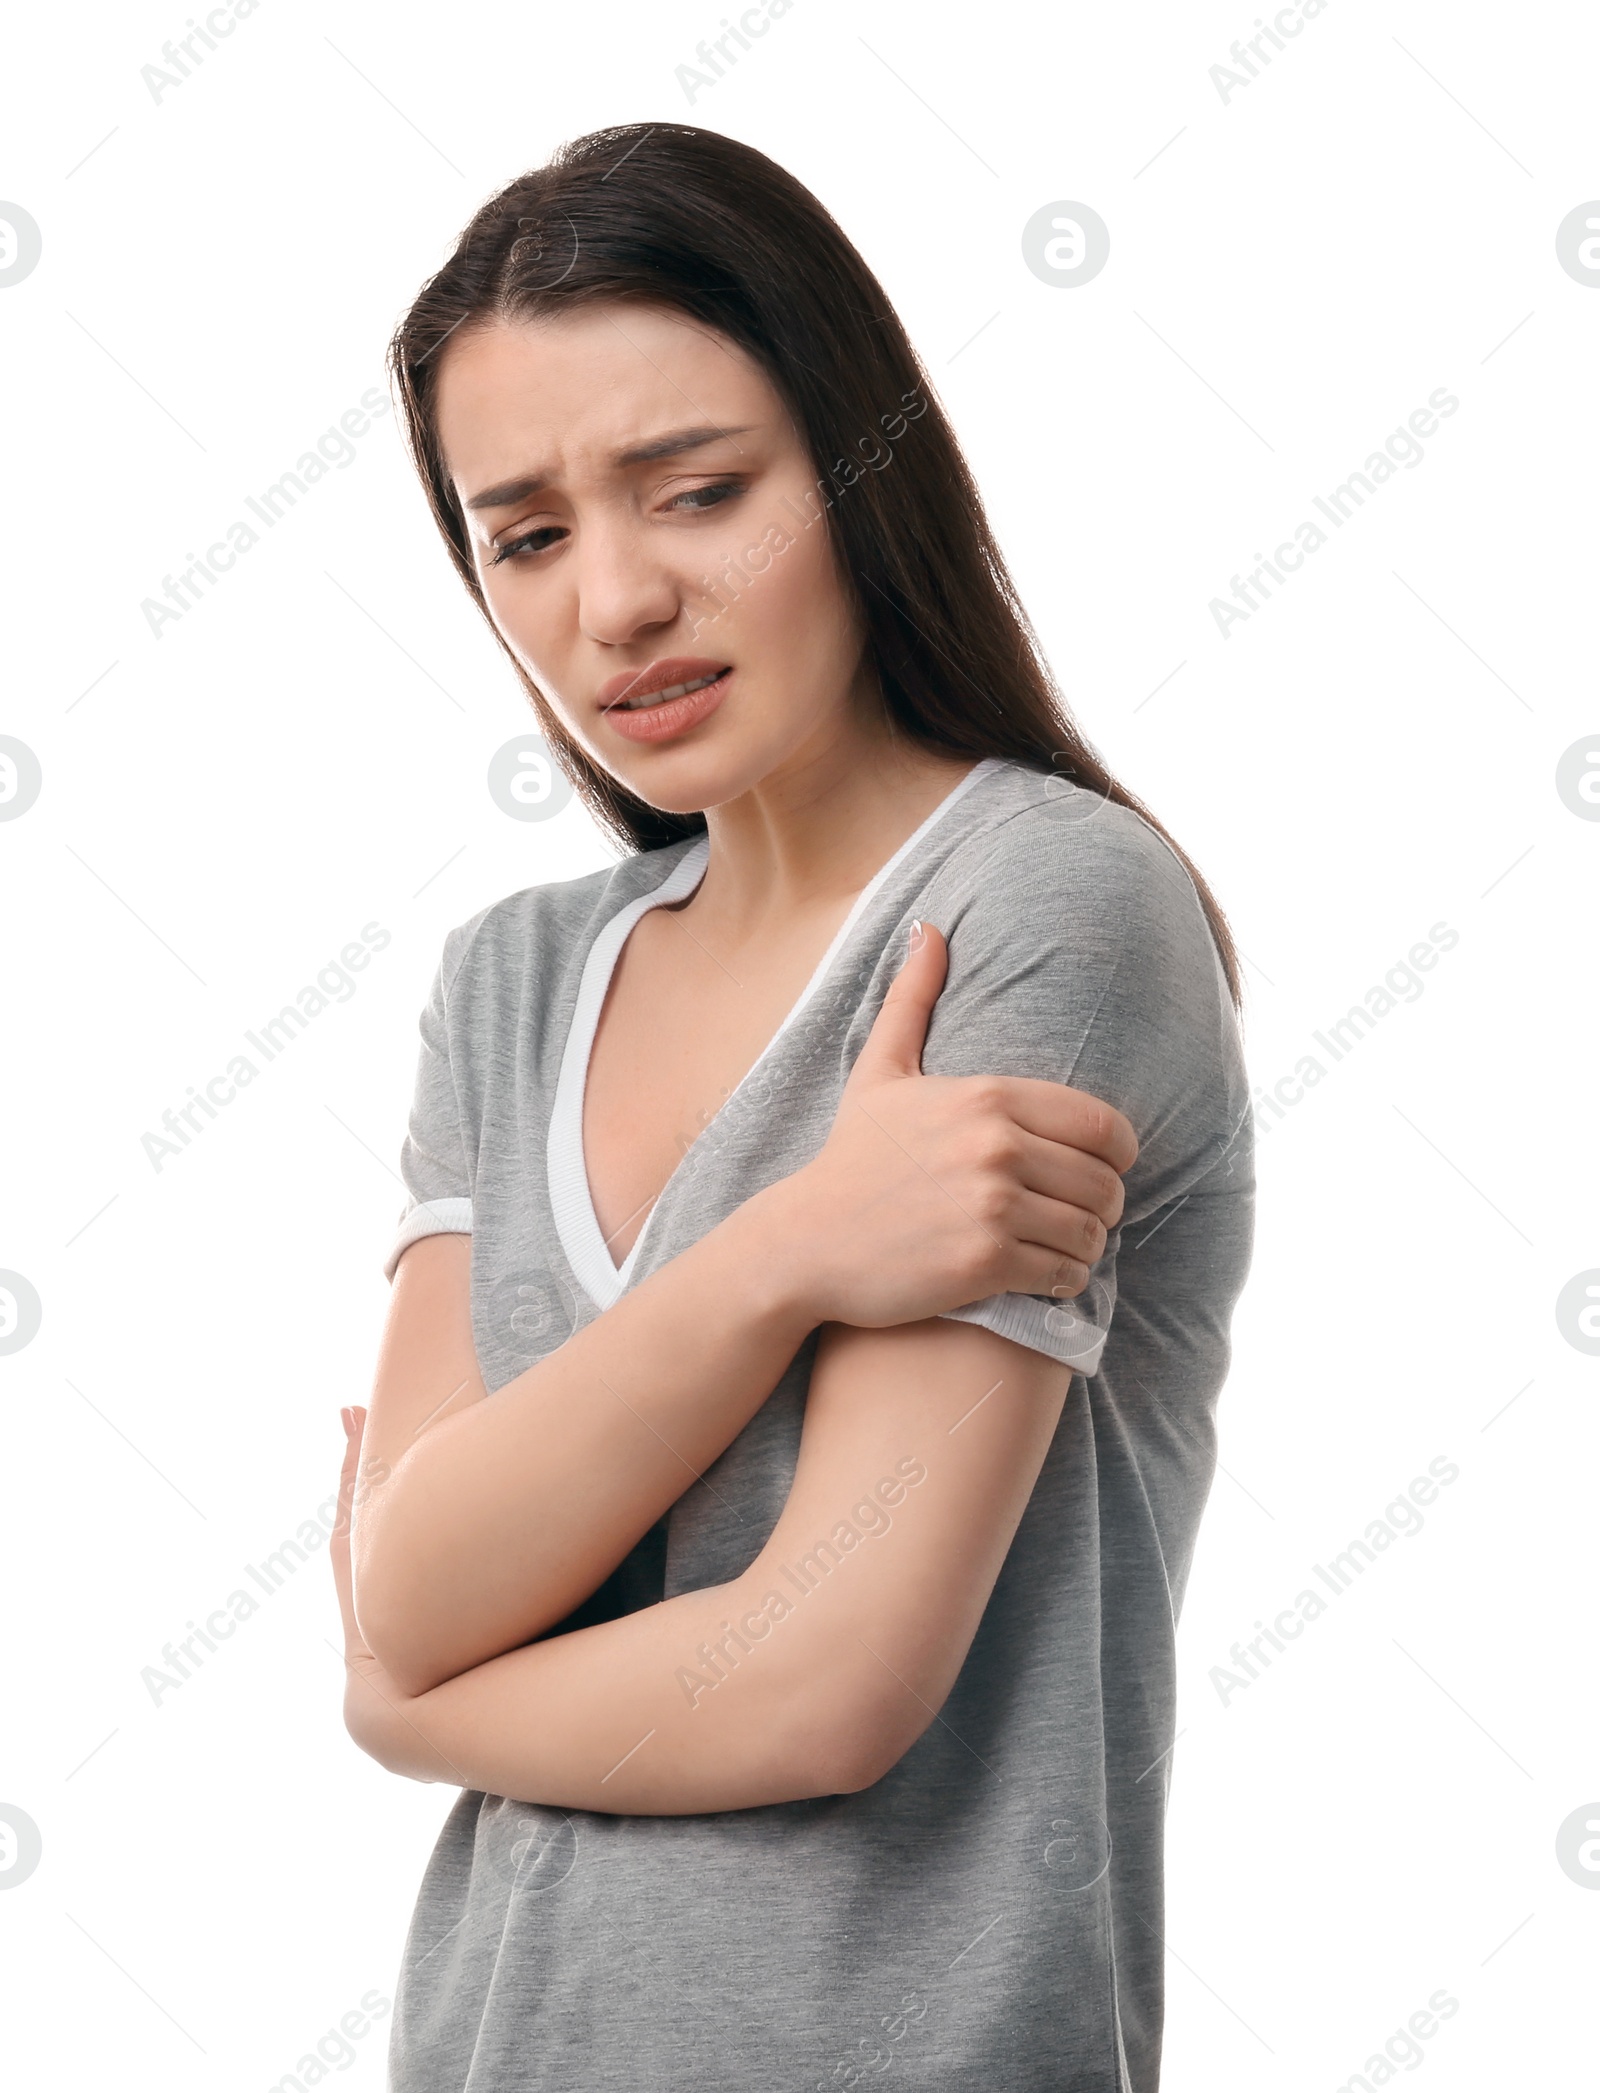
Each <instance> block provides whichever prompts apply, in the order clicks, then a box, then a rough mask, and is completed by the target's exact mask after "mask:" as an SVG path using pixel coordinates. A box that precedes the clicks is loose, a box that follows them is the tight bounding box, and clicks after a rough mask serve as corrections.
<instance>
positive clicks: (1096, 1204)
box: [1016, 1128, 1127, 1229]
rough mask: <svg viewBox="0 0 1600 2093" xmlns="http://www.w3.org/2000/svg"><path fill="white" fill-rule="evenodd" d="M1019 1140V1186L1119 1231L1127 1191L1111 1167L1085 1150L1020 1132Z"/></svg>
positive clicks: (1018, 1131) (1021, 1130)
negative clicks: (1117, 1227)
mask: <svg viewBox="0 0 1600 2093" xmlns="http://www.w3.org/2000/svg"><path fill="white" fill-rule="evenodd" d="M1016 1138H1017V1140H1018V1141H1019V1143H1020V1144H1021V1153H1020V1156H1019V1158H1018V1162H1017V1166H1016V1167H1017V1182H1018V1183H1019V1184H1021V1185H1023V1186H1025V1187H1026V1188H1027V1190H1028V1191H1030V1192H1042V1193H1043V1194H1044V1195H1045V1197H1046V1198H1047V1199H1059V1200H1061V1201H1063V1202H1064V1203H1065V1204H1066V1205H1068V1206H1076V1207H1081V1208H1082V1209H1083V1211H1084V1212H1085V1213H1086V1214H1093V1215H1095V1216H1096V1218H1097V1219H1098V1220H1099V1221H1100V1222H1101V1223H1102V1224H1103V1225H1104V1226H1105V1227H1106V1228H1108V1229H1110V1228H1115V1227H1116V1225H1117V1223H1118V1222H1119V1221H1120V1220H1121V1219H1122V1209H1123V1204H1124V1201H1125V1199H1126V1197H1127V1188H1126V1187H1125V1186H1124V1184H1123V1182H1122V1179H1121V1178H1120V1177H1119V1176H1118V1175H1117V1173H1116V1171H1115V1170H1113V1169H1112V1167H1111V1165H1110V1164H1109V1163H1107V1162H1103V1161H1102V1160H1101V1158H1100V1157H1099V1156H1096V1155H1090V1154H1089V1152H1088V1151H1087V1150H1086V1149H1082V1148H1070V1147H1068V1146H1067V1145H1066V1143H1064V1142H1061V1141H1046V1140H1045V1139H1044V1138H1043V1137H1042V1136H1041V1135H1039V1134H1030V1133H1027V1132H1025V1131H1024V1130H1023V1129H1021V1128H1019V1129H1018V1130H1017V1136H1016Z"/></svg>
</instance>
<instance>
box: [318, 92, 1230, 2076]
mask: <svg viewBox="0 0 1600 2093" xmlns="http://www.w3.org/2000/svg"><path fill="white" fill-rule="evenodd" d="M393 369H394V373H395V377H396V382H397V386H398V390H399V394H400V398H401V401H402V403H403V408H404V412H405V416H406V421H407V426H408V429H409V433H410V438H411V442H412V445H413V449H414V453H415V456H416V460H417V463H418V466H419V469H420V471H421V474H422V477H423V480H424V483H425V485H426V487H427V490H428V494H429V498H430V501H431V503H432V506H433V510H434V514H435V516H436V518H437V521H438V523H439V526H440V528H441V530H442V532H443V534H444V537H445V540H446V542H447V544H448V545H449V548H450V551H451V554H452V557H453V558H454V560H455V563H456V566H457V568H458V570H459V572H460V574H461V576H462V578H463V580H464V581H465V582H466V584H467V587H468V589H469V590H470V592H471V593H472V595H473V597H474V598H475V600H476V601H477V603H478V604H479V606H480V608H481V609H482V610H483V611H484V613H485V615H486V616H487V618H488V619H489V621H490V624H491V625H492V627H493V629H494V631H495V632H496V634H497V635H498V637H499V639H500V641H501V643H502V645H503V646H504V648H505V650H506V652H507V653H508V655H509V656H510V658H511V660H512V662H513V663H514V664H515V666H516V669H517V672H518V674H519V676H520V677H521V679H522V681H523V684H524V686H525V688H526V690H527V692H528V695H529V697H530V698H531V700H532V702H533V705H534V707H535V710H536V712H537V715H538V718H539V720H540V723H541V726H542V729H543V731H544V734H545V736H546V738H547V740H548V743H549V745H550V747H551V749H552V750H553V751H554V753H555V756H556V760H557V761H558V762H559V764H560V766H561V768H562V770H563V771H564V772H565V773H566V775H567V776H568V778H570V780H571V781H572V783H573V785H574V786H575V787H576V789H577V791H578V792H579V793H580V794H581V795H582V797H583V799H584V801H585V802H586V803H587V805H588V806H589V808H590V809H591V810H592V811H593V812H594V813H595V814H596V815H597V816H598V817H599V818H600V820H601V821H602V822H603V823H604V824H606V825H607V826H608V827H609V828H610V830H611V831H612V832H613V833H614V834H615V835H616V836H617V837H618V839H619V841H620V842H621V843H622V844H623V845H624V846H625V847H626V849H627V853H628V854H627V855H625V856H624V857H623V858H622V859H621V861H620V862H619V863H618V864H617V865H616V866H615V867H614V868H613V869H611V870H609V871H606V872H601V873H596V874H594V875H591V876H589V877H587V878H580V879H575V880H571V881H567V882H564V883H560V884H556V885H552V886H545V887H535V888H530V889H528V890H526V891H524V892H522V893H518V894H513V895H510V896H509V897H507V898H506V899H504V900H502V901H499V902H496V903H494V904H492V905H491V906H490V907H488V908H485V909H482V910H480V911H479V912H478V914H476V915H475V916H473V917H472V918H471V920H470V921H468V922H466V923H464V924H462V925H461V926H460V927H459V928H457V929H456V930H454V931H452V932H451V933H450V935H449V936H448V937H447V938H446V940H445V945H444V952H443V957H442V961H441V964H440V966H439V970H438V974H437V978H436V980H435V983H434V988H433V993H432V996H431V999H430V1001H429V1003H428V1005H427V1008H426V1010H425V1011H424V1013H423V1016H422V1021H421V1032H422V1053H421V1061H420V1067H419V1072H418V1079H417V1090H416V1097H415V1104H414V1108H413V1111H412V1116H411V1123H410V1131H409V1136H408V1138H407V1141H406V1143H405V1146H404V1150H403V1166H404V1174H405V1179H406V1183H407V1186H408V1188H409V1192H410V1195H411V1196H410V1202H409V1204H408V1206H407V1208H406V1211H405V1213H404V1215H403V1216H402V1219H401V1225H400V1228H399V1232H398V1235H397V1237H396V1239H395V1242H394V1244H393V1247H392V1250H391V1254H390V1257H389V1262H388V1265H387V1270H388V1272H389V1274H390V1276H391V1278H392V1279H393V1283H394V1291H393V1301H392V1307H391V1312H390V1316H389V1321H388V1325H387V1329H386V1332H385V1337H384V1342H383V1347H382V1354H381V1358H380V1362H379V1367H378V1372H377V1378H376V1385H375V1389H374V1392H373V1396H372V1400H371V1407H370V1411H367V1412H362V1411H350V1412H347V1413H346V1431H347V1437H348V1448H347V1458H346V1463H345V1474H344V1492H345V1496H346V1500H347V1502H350V1501H353V1506H354V1518H353V1534H352V1535H351V1537H350V1539H349V1541H348V1543H347V1545H346V1546H345V1547H344V1548H343V1549H342V1550H341V1552H340V1553H339V1554H338V1555H337V1556H336V1568H337V1572H338V1576H339V1583H340V1596H341V1600H342V1604H343V1612H344V1619H345V1629H346V1636H347V1649H348V1664H349V1671H348V1679H349V1685H348V1692H347V1699H346V1720H347V1722H348V1725H349V1728H350V1730H351V1732H352V1734H353V1735H354V1737H355V1738H356V1740H357V1742H358V1743H360V1744H361V1745H362V1747H363V1748H364V1749H365V1750H367V1751H368V1752H370V1753H371V1754H372V1755H373V1756H374V1757H375V1758H377V1759H378V1760H379V1761H380V1762H381V1763H382V1764H383V1765H385V1766H387V1767H390V1768H392V1769H393V1770H395V1771H396V1772H399V1773H403V1774H407V1775H410V1776H411V1777H413V1778H416V1779H421V1780H441V1781H446V1782H450V1783H453V1784H455V1785H456V1786H458V1787H460V1788H461V1789H462V1790H463V1791H464V1792H463V1793H462V1795H461V1797H460V1799H459V1801H458V1802H457V1804H456V1805H455V1807H454V1809H453V1810H452V1811H451V1814H450V1816H449V1818H448V1820H447V1822H446V1824H445V1826H444V1829H443V1832H442V1834H441V1837H440V1840H439V1844H438V1846H437V1848H436V1850H435V1853H434V1856H433V1859H432V1861H431V1863H430V1866H429V1868H428V1872H427V1876H426V1880H425V1881H424V1884H423V1887H422V1893H421V1898H420V1901H419V1904H418V1908H417V1912H416V1915H415V1918H414V1920H413V1923H412V1927H411V1932H410V1936H409V1939H408V1942H407V1947H406V1953H405V1964H404V1970H403V1973H402V1978H401V1982H400V1987H399V1996H398V2000H397V2006H396V2015H395V2025H394V2036H393V2050H392V2060H391V2063H392V2073H393V2077H392V2084H393V2086H394V2087H395V2088H396V2089H397V2093H447V2089H448V2093H458V2089H459V2093H511V2089H513V2088H515V2089H517V2093H535V2089H538V2093H589V2089H595V2093H598V2089H601V2088H627V2089H629V2093H679V2089H688V2088H690V2087H694V2088H712V2089H726V2093H749V2089H751V2088H753V2087H767V2086H773V2087H790V2088H793V2089H795V2093H811V2089H812V2088H829V2089H832V2088H838V2087H849V2086H854V2085H856V2084H858V2083H860V2081H861V2080H862V2079H863V2078H865V2077H866V2076H868V2075H869V2074H872V2073H878V2072H883V2071H886V2070H888V2069H889V2067H890V2066H891V2065H893V2066H896V2067H897V2074H896V2081H895V2082H896V2083H900V2084H903V2085H906V2086H910V2087H918V2088H925V2089H940V2093H956V2089H958V2088H959V2089H961V2093H969V2089H971V2088H972V2087H975V2086H984V2087H992V2088H996V2089H1004V2093H1044V2089H1046V2088H1048V2089H1050V2093H1064V2089H1073V2093H1101V2089H1106V2093H1111V2089H1125V2088H1136V2089H1138V2093H1150V2089H1153V2088H1154V2087H1155V2084H1156V2078H1157V2072H1158V2066H1159V2046H1160V2027H1161V1968H1162V1963H1161V1957H1162V1931H1163V1921H1162V1908H1161V1834H1162V1815H1163V1807H1164V1803H1165V1797H1166V1790H1167V1780H1168V1770H1169V1767H1170V1765H1171V1759H1170V1756H1169V1754H1170V1749H1171V1746H1172V1742H1173V1713H1174V1677H1173V1622H1174V1618H1175V1616H1176V1613H1177V1610H1178V1607H1179V1604H1180V1602H1181V1599H1182V1594H1183V1586H1184V1579H1185V1575H1186V1572H1187V1569H1188V1565H1189V1562H1190V1558H1191V1552H1192V1549H1193V1545H1194V1539H1195V1530H1196V1524H1197V1521H1198V1519H1199V1516H1200V1512H1201V1508H1202V1505H1203V1503H1204V1500H1205V1497H1206V1493H1207V1489H1208V1486H1209V1483H1210V1479H1211V1474H1212V1467H1213V1452H1214V1440H1213V1409H1214V1404H1215V1400H1216V1397H1217V1393H1218V1390H1219V1388H1220V1385H1221V1382H1222V1379H1223V1375H1224V1372H1225V1368H1226V1364H1227V1356H1228V1322H1229V1315H1230V1312H1231V1309H1232V1306H1233V1303H1234V1300H1235V1297H1236V1295H1237V1293H1238V1291H1239V1288H1240V1286H1241V1284H1242V1282H1243V1278H1244V1273H1245V1268H1246V1264H1247V1260H1248V1250H1249V1241H1250V1216H1251V1188H1252V1176H1251V1159H1250V1148H1249V1122H1248V1117H1247V1103H1246V1098H1247V1093H1246V1086H1245V1079H1244V1074H1243V1070H1242V1066H1241V1061H1240V1052H1239V1041H1238V1033H1237V1028H1236V1021H1235V1014H1234V1003H1235V999H1236V987H1237V983H1236V974H1235V963H1234V958H1233V953H1232V949H1231V946H1230V944H1229V940H1228V935H1227V931H1226V928H1225V926H1224V924H1223V922H1222V919H1221V917H1220V916H1219V914H1218V912H1217V910H1216V908H1215V906H1214V904H1213V903H1212V901H1211V898H1210V896H1209V894H1208V893H1207V891H1206V888H1205V886H1204V884H1203V883H1202V881H1201V880H1200V878H1199V875H1198V874H1197V873H1196V872H1195V871H1194V870H1193V868H1192V867H1191V866H1189V865H1188V863H1187V860H1185V859H1184V858H1183V857H1182V855H1181V853H1180V852H1178V851H1177V849H1176V847H1175V846H1173V845H1172V844H1171V843H1170V841H1169V840H1168V839H1167V838H1166V837H1165V834H1164V831H1162V830H1161V829H1160V827H1159V825H1158V824H1157V823H1156V822H1155V821H1154V820H1153V819H1152V818H1151V817H1150V816H1149V815H1148V814H1146V813H1145V812H1144V811H1143V810H1142V809H1141V808H1140V807H1139V806H1138V805H1137V803H1136V802H1135V801H1134V800H1133V799H1132V798H1131V797H1130V795H1129V794H1128V793H1127V792H1126V791H1124V790H1123V789H1122V788H1121V787H1120V786H1119V785H1117V784H1116V783H1115V781H1114V780H1113V779H1111V778H1110V777H1109V776H1108V774H1107V772H1106V771H1105V769H1104V767H1103V766H1102V765H1101V764H1100V763H1099V762H1098V760H1097V759H1096V758H1095V756H1094V755H1093V753H1092V752H1091V751H1090V749H1089V748H1088V747H1087V746H1086V744H1085V743H1084V741H1083V740H1082V739H1081V738H1080V736H1079V734H1078V733H1077V731H1076V729H1075V728H1074V727H1073V726H1072V725H1071V723H1070V721H1069V720H1068V718H1067V716H1066V714H1065V711H1064V709H1063V708H1062V706H1061V705H1060V702H1059V700H1058V698H1057V697H1056V695H1055V692H1054V689H1053V686H1052V684H1051V682H1050V679H1049V676H1048V672H1047V670H1046V668H1045V666H1044V664H1043V662H1042V660H1041V658H1040V655H1039V652H1038V649H1037V645H1036V642H1035V641H1034V639H1033V636H1032V633H1031V629H1030V627H1029V626H1028V624H1027V622H1026V619H1025V617H1024V614H1023V612H1022V611H1021V609H1020V607H1019V606H1018V604H1017V601H1016V598H1015V595H1014V593H1013V590H1012V587H1011V584H1010V582H1009V579H1008V577H1007V574H1006V570H1005V567H1004V564H1003V562H1002V560H1001V557H1000V554H999V552H998V550H997V548H996V546H995V543H994V540H993V538H992V536H991V535H990V532H989V530H988V527H987V525H986V523H985V520H984V516H983V510H982V507H981V504H980V502H979V498H978V495H977V492H976V490H975V488H974V486H973V483H972V481H971V478H970V476H969V474H968V472H967V469H966V467H965V465H964V463H963V461H962V459H961V456H960V453H959V451H958V449H957V446H956V443H955V439H954V437H953V435H952V434H951V431H950V429H949V426H948V424H947V423H946V421H945V419H944V416H943V415H942V413H941V411H940V409H939V406H938V404H937V402H936V401H935V400H934V398H933V396H932V393H931V391H930V389H929V386H928V382H927V379H926V376H925V374H924V373H923V371H922V369H921V366H920V365H919V363H918V361H917V359H916V357H915V355H914V353H913V351H912V349H911V347H910V344H909V343H908V341H907V339H906V336H905V334H904V332H903V331H902V329H901V327H900V325H899V323H898V321H897V320H896V318H895V316H894V314H893V312H892V310H891V309H890V306H889V303H888V300H887V299H886V298H885V296H884V293H883V291H882V289H881V288H880V286H879V285H878V283H877V281H876V280H875V279H874V277H873V276H872V274H871V273H870V271H869V270H868V269H867V268H866V266H865V264H864V263H863V262H862V260H861V258H860V257H859V255H857V253H856V252H855V250H854V249H853V248H852V247H851V245H850V244H849V242H848V241H847V240H846V238H845V236H844V235H843V233H842V232H841V231H840V229H839V228H838V226H837V225H836V224H835V223H834V221H833V220H832V219H831V218H830V217H829V216H828V215H827V214H826V213H825V212H824V211H823V209H822V208H821V206H820V205H819V204H818V203H817V202H816V200H815V199H814V198H813V197H812V196H811V195H809V194H808V193H807V191H805V190H804V189H803V188H802V187H801V186H800V185H799V184H798V183H796V182H795V181H794V180H793V179H792V178H791V177H789V176H788V175H786V174H785V173H784V172H783V171H782V170H781V169H779V168H778V167H776V166H775V165H773V163H772V162H770V161H769V160H767V159H765V158H764V157H763V156H762V155H760V154H759V153H756V152H753V151H752V150H750V149H749V148H748V147H745V146H741V145H739V144H736V143H734V142H733V141H732V140H729V139H726V138H722V137H719V136H717V135H716V134H714V133H712V132H707V131H701V130H695V129H691V128H687V127H682V126H671V125H657V126H650V127H646V126H637V127H629V128H627V129H623V130H617V131H611V132H607V133H604V134H599V135H596V136H593V137H590V138H586V139H583V140H581V141H580V142H579V143H578V144H576V145H574V146H571V147H569V148H567V149H566V150H564V151H563V152H562V153H561V154H559V155H558V156H557V158H556V159H555V160H554V161H553V162H552V164H551V165H550V166H548V167H546V168H544V169H541V170H540V171H539V172H537V173H535V174H531V175H528V176H526V177H524V178H523V179H521V180H519V181H517V182H515V183H513V184H512V185H511V187H510V188H509V189H507V190H506V191H505V192H504V194H502V195H501V196H499V197H497V198H496V199H494V201H493V202H491V203H490V204H488V205H486V206H485V208H484V209H483V210H482V211H481V212H479V214H478V216H477V217H476V218H475V219H474V220H473V222H472V223H471V225H470V226H469V227H468V228H467V230H466V232H465V234H464V235H463V236H462V239H461V241H460V243H459V245H458V247H457V249H456V251H455V253H454V254H453V255H452V256H451V258H450V259H449V261H448V262H447V263H446V264H445V266H444V267H443V268H442V269H441V270H440V271H439V273H438V274H437V275H436V276H435V277H434V278H433V279H432V281H431V282H430V283H429V284H428V285H427V286H426V287H425V289H424V290H423V291H422V293H421V295H420V296H419V297H418V299H417V301H416V303H415V305H414V306H413V308H412V310H411V311H410V313H409V314H408V315H407V317H406V319H405V321H404V323H403V324H402V326H401V328H400V330H399V333H398V335H397V337H396V342H395V347H394V352H393ZM1113 1308H1115V1311H1116V1312H1115V1318H1114V1320H1113ZM491 1397H492V1399H490V1398H491ZM352 1559H353V1595H352V1576H351V1563H352Z"/></svg>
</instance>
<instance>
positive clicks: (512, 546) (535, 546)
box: [489, 523, 561, 567]
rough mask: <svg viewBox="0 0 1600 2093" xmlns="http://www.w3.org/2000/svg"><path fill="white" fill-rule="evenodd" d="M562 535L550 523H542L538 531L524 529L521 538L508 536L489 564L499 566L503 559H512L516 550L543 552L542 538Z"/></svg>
mask: <svg viewBox="0 0 1600 2093" xmlns="http://www.w3.org/2000/svg"><path fill="white" fill-rule="evenodd" d="M560 536H561V533H560V531H559V530H557V529H556V527H555V526H554V524H548V523H547V524H543V525H541V526H540V528H539V529H538V530H536V531H524V532H523V533H522V535H521V537H520V538H508V539H507V540H506V542H505V544H504V545H502V546H501V547H500V549H499V551H498V552H497V553H496V554H495V556H494V558H493V559H492V560H491V561H490V562H489V565H490V566H491V567H498V566H499V564H500V562H501V561H502V560H508V559H510V558H511V556H512V554H513V553H516V552H543V551H544V546H543V545H542V544H540V543H539V540H540V539H541V538H544V539H552V538H559V537H560Z"/></svg>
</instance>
